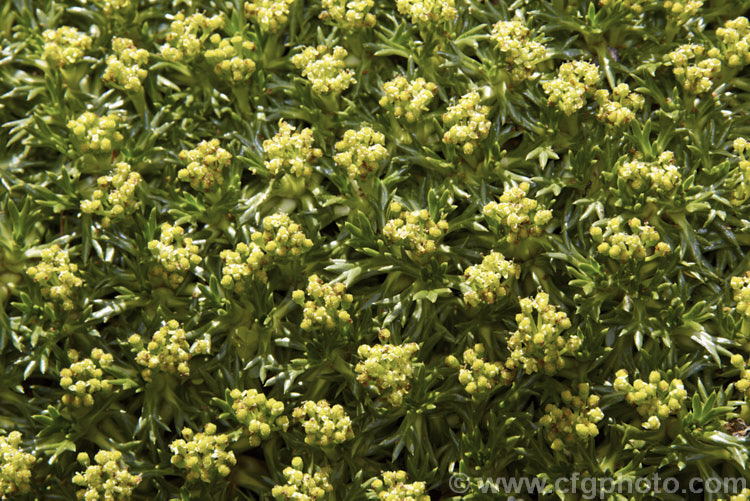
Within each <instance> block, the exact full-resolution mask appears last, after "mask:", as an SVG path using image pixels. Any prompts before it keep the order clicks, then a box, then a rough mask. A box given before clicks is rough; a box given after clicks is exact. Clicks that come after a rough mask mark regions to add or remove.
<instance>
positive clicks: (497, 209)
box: [482, 182, 552, 243]
mask: <svg viewBox="0 0 750 501" xmlns="http://www.w3.org/2000/svg"><path fill="white" fill-rule="evenodd" d="M530 187H531V186H530V185H529V183H527V182H523V183H521V184H520V185H518V186H515V187H513V188H510V189H507V190H505V191H504V192H503V194H502V195H500V201H499V202H490V203H488V204H487V205H485V206H484V207H483V208H482V214H484V217H485V219H487V221H488V222H489V223H490V225H491V226H494V227H495V230H496V231H497V232H499V233H501V234H502V235H505V240H506V241H507V242H508V243H517V242H520V241H521V240H523V239H525V238H528V237H538V236H539V235H541V234H542V231H544V227H545V226H546V224H547V223H549V222H550V220H551V219H552V211H551V210H549V209H542V208H540V206H539V203H538V202H537V201H536V200H534V199H533V198H526V195H527V194H528V193H529V188H530Z"/></svg>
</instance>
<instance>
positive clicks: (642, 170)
mask: <svg viewBox="0 0 750 501" xmlns="http://www.w3.org/2000/svg"><path fill="white" fill-rule="evenodd" d="M674 161H675V160H674V153H672V152H671V151H664V152H662V153H661V154H660V155H659V159H658V160H657V161H656V162H644V161H642V160H638V159H635V160H632V161H630V162H624V163H623V164H622V165H620V166H619V167H618V168H617V176H618V177H619V178H621V179H622V180H623V181H625V182H626V183H628V184H629V185H630V187H631V188H633V189H634V190H636V191H647V190H649V189H650V190H653V191H655V192H657V193H666V192H669V191H672V190H673V189H674V187H675V186H677V184H678V183H679V182H680V181H681V180H682V177H681V176H680V171H679V169H678V168H677V166H676V165H675V163H674Z"/></svg>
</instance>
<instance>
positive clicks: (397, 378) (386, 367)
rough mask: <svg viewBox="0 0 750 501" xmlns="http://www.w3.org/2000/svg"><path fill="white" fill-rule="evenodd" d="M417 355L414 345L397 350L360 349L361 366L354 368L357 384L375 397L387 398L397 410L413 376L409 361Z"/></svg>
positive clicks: (385, 346)
mask: <svg viewBox="0 0 750 501" xmlns="http://www.w3.org/2000/svg"><path fill="white" fill-rule="evenodd" d="M417 351H419V345H418V344H417V343H407V344H403V345H401V346H395V345H392V344H382V345H374V346H368V345H366V344H363V345H360V347H359V348H358V349H357V355H359V358H361V359H362V362H360V363H358V364H357V366H356V367H355V368H354V370H355V372H357V374H359V375H358V376H357V381H359V382H360V383H362V384H363V385H365V386H370V385H373V386H374V387H375V389H376V390H377V392H378V394H381V395H382V394H387V398H388V402H389V403H390V404H391V405H392V406H394V407H398V406H400V405H401V403H402V402H403V400H404V395H405V394H406V393H407V392H408V391H409V381H410V380H411V378H412V375H413V374H414V364H413V358H414V355H415V354H416V353H417Z"/></svg>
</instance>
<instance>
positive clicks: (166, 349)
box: [128, 319, 211, 381]
mask: <svg viewBox="0 0 750 501" xmlns="http://www.w3.org/2000/svg"><path fill="white" fill-rule="evenodd" d="M128 343H130V346H131V348H132V350H133V351H135V352H137V354H136V356H135V361H136V362H138V363H139V364H140V365H143V366H144V367H146V369H144V370H143V372H142V374H143V378H144V379H145V380H146V381H150V380H151V375H152V373H153V371H155V370H156V371H162V372H166V373H169V374H176V375H179V376H182V377H187V376H189V375H190V367H189V366H188V362H189V361H190V358H191V354H195V355H207V354H208V353H209V351H211V343H210V341H209V340H208V339H198V340H196V341H195V342H194V343H193V345H192V346H190V345H189V344H188V342H187V338H186V334H185V329H183V328H182V326H180V323H179V322H178V321H177V320H174V319H173V320H170V321H169V322H167V323H166V324H165V325H163V326H162V327H161V328H160V329H159V330H158V331H157V332H155V333H154V335H153V336H152V337H151V341H149V342H148V344H145V343H144V342H143V339H142V338H141V336H139V335H138V334H133V335H132V336H130V338H128Z"/></svg>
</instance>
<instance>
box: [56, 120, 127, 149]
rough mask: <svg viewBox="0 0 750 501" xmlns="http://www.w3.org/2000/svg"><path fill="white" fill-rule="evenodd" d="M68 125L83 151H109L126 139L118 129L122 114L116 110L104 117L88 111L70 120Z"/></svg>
mask: <svg viewBox="0 0 750 501" xmlns="http://www.w3.org/2000/svg"><path fill="white" fill-rule="evenodd" d="M67 125H68V129H70V131H71V132H72V133H73V136H74V139H75V141H76V142H77V144H78V147H79V148H80V150H81V151H82V152H87V151H93V152H96V151H102V152H105V153H109V152H110V151H112V150H113V149H114V148H116V147H117V146H119V144H120V142H122V140H123V139H124V136H123V135H122V133H121V132H120V131H118V130H117V128H118V126H119V125H120V114H119V113H117V112H114V111H113V112H110V113H107V115H105V116H102V117H100V116H98V115H96V114H94V113H92V112H90V111H86V112H84V113H83V115H81V116H79V117H78V118H76V119H75V120H70V121H68V124H67Z"/></svg>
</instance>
